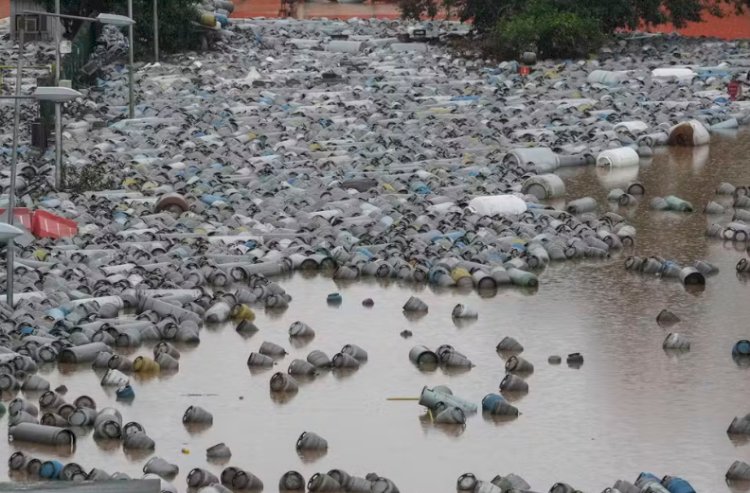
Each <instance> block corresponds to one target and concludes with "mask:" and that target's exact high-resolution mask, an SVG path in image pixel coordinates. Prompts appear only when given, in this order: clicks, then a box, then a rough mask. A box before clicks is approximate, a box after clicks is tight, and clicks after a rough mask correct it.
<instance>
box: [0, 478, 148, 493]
mask: <svg viewBox="0 0 750 493" xmlns="http://www.w3.org/2000/svg"><path fill="white" fill-rule="evenodd" d="M160 489H161V482H160V481H159V480H157V479H138V480H112V481H81V482H73V481H48V482H35V483H0V491H3V492H5V491H10V492H18V493H20V492H29V493H31V492H32V491H33V492H34V493H61V492H64V493H159V491H160Z"/></svg>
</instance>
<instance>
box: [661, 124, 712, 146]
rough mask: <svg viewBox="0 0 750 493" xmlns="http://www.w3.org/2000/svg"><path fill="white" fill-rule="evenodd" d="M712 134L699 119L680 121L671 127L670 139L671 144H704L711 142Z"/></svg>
mask: <svg viewBox="0 0 750 493" xmlns="http://www.w3.org/2000/svg"><path fill="white" fill-rule="evenodd" d="M710 140H711V136H710V135H709V133H708V130H706V127H704V126H703V124H702V123H701V122H699V121H698V120H688V121H686V122H682V123H678V124H677V125H675V126H674V127H672V128H670V129H669V140H668V141H667V143H668V144H669V145H671V146H684V147H693V146H703V145H706V144H708V143H709V142H710Z"/></svg>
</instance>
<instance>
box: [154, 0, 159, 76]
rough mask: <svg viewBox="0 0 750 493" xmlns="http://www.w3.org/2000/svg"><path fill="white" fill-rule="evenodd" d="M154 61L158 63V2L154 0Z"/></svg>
mask: <svg viewBox="0 0 750 493" xmlns="http://www.w3.org/2000/svg"><path fill="white" fill-rule="evenodd" d="M154 61H155V62H156V63H159V0H154Z"/></svg>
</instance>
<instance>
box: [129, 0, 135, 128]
mask: <svg viewBox="0 0 750 493" xmlns="http://www.w3.org/2000/svg"><path fill="white" fill-rule="evenodd" d="M128 17H130V18H131V19H132V18H133V0H128ZM128 37H129V44H130V50H129V53H128V61H129V66H128V86H129V88H128V90H129V92H130V105H129V113H128V114H129V115H130V118H131V119H132V118H135V94H134V93H133V58H134V55H133V50H134V46H133V38H134V36H133V25H132V24H131V25H130V26H128Z"/></svg>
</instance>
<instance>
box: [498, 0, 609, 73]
mask: <svg viewBox="0 0 750 493" xmlns="http://www.w3.org/2000/svg"><path fill="white" fill-rule="evenodd" d="M603 40H604V36H603V34H602V32H601V30H600V25H599V22H598V21H596V20H595V19H592V18H590V17H583V16H580V15H578V14H575V13H573V12H561V11H558V10H556V9H555V8H554V7H553V6H552V5H551V4H549V3H545V2H534V3H533V4H532V5H531V6H530V7H529V9H528V10H527V11H526V12H524V13H522V14H520V15H517V16H514V17H511V18H504V19H502V20H500V21H499V22H498V23H497V24H496V26H495V28H494V30H493V31H492V33H491V34H490V36H489V37H488V46H487V48H488V51H489V52H490V53H491V54H494V55H495V56H498V57H500V58H505V59H515V58H517V57H518V56H519V55H520V54H521V53H522V52H524V51H535V52H536V53H537V55H538V56H539V57H540V58H580V57H584V56H586V55H588V54H589V53H591V52H592V51H594V50H596V49H597V48H598V47H599V46H601V43H602V42H603Z"/></svg>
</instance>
